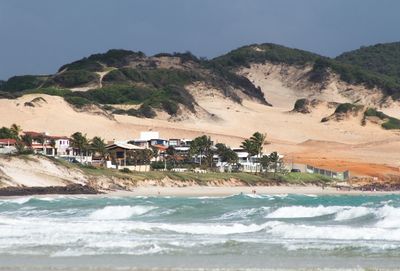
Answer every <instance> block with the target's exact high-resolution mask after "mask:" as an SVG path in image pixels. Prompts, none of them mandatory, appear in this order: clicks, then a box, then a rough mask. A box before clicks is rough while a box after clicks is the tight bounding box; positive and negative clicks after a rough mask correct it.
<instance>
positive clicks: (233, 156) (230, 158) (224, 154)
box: [215, 143, 239, 165]
mask: <svg viewBox="0 0 400 271" xmlns="http://www.w3.org/2000/svg"><path fill="white" fill-rule="evenodd" d="M215 147H216V148H217V150H216V153H217V154H218V156H219V157H220V159H221V162H225V163H227V164H228V165H231V164H234V163H237V161H238V159H239V158H238V155H237V153H236V152H234V151H233V150H232V149H231V148H229V147H228V146H226V145H225V144H222V143H218V144H216V145H215Z"/></svg>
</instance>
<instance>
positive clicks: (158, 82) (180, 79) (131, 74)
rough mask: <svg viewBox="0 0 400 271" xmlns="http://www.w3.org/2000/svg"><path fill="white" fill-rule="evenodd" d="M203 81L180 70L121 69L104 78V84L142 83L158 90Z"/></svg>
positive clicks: (189, 72)
mask: <svg viewBox="0 0 400 271" xmlns="http://www.w3.org/2000/svg"><path fill="white" fill-rule="evenodd" d="M201 79H203V78H202V77H201V76H200V74H199V73H196V72H194V71H186V70H180V69H151V70H139V69H134V68H121V69H115V70H112V71H110V72H109V73H108V74H107V75H105V76H104V78H103V81H104V83H108V84H111V83H121V82H130V83H143V84H147V85H151V86H153V87H156V88H159V87H164V86H167V85H179V86H184V85H186V84H188V83H192V82H194V81H198V80H201Z"/></svg>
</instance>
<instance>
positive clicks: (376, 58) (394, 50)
mask: <svg viewBox="0 0 400 271" xmlns="http://www.w3.org/2000/svg"><path fill="white" fill-rule="evenodd" d="M336 60H337V61H340V62H342V63H347V64H351V65H356V66H359V67H362V68H364V69H366V70H368V71H373V72H376V73H380V74H384V75H387V76H391V77H395V78H396V79H397V82H399V81H400V42H392V43H385V44H376V45H373V46H363V47H361V48H360V49H357V50H354V51H350V52H346V53H343V54H341V55H339V56H338V57H336Z"/></svg>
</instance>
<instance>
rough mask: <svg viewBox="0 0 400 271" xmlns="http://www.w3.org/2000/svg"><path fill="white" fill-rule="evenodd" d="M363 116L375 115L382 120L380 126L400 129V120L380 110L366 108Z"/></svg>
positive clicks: (388, 128)
mask: <svg viewBox="0 0 400 271" xmlns="http://www.w3.org/2000/svg"><path fill="white" fill-rule="evenodd" d="M364 116H365V117H377V118H379V119H381V120H383V121H384V122H383V123H382V127H383V128H384V129H387V130H392V129H400V120H399V119H396V118H393V117H390V116H388V115H386V114H385V113H383V112H381V111H377V110H376V109H375V108H368V109H367V110H366V111H365V112H364Z"/></svg>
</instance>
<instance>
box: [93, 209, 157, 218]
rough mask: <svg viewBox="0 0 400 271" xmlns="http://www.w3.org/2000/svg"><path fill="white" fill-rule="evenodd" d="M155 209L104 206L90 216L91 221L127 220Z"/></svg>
mask: <svg viewBox="0 0 400 271" xmlns="http://www.w3.org/2000/svg"><path fill="white" fill-rule="evenodd" d="M155 208H156V207H152V206H142V205H137V206H106V207H104V208H103V209H100V210H96V211H94V212H93V213H91V214H90V216H89V217H90V218H91V219H97V220H120V219H128V218H130V217H131V216H134V215H143V214H145V213H148V212H150V211H151V210H153V209H155Z"/></svg>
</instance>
